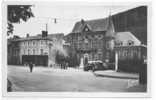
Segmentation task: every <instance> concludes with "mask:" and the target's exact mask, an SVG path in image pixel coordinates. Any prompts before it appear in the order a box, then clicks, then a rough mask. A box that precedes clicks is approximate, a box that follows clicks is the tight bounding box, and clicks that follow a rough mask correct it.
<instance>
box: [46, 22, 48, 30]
mask: <svg viewBox="0 0 156 100" xmlns="http://www.w3.org/2000/svg"><path fill="white" fill-rule="evenodd" d="M46 32H48V23H46Z"/></svg>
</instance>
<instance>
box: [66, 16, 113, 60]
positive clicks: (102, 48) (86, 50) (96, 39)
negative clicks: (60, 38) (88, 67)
mask: <svg viewBox="0 0 156 100" xmlns="http://www.w3.org/2000/svg"><path fill="white" fill-rule="evenodd" d="M110 22H111V18H106V19H98V20H90V21H84V20H83V19H82V20H81V21H80V22H77V23H76V24H75V26H74V28H73V30H72V32H71V33H70V34H68V35H67V36H66V41H67V42H69V43H70V45H71V49H72V52H73V53H75V54H76V57H77V58H78V60H79V61H78V62H80V59H84V60H101V61H104V60H105V59H108V58H107V57H109V56H106V55H108V53H109V52H108V51H110V48H109V47H110V46H109V44H108V43H107V42H108V41H109V40H111V38H114V37H113V36H112V35H113V34H114V33H113V34H112V35H108V34H110V33H111V32H108V29H110V30H113V27H112V25H111V24H112V23H110Z"/></svg>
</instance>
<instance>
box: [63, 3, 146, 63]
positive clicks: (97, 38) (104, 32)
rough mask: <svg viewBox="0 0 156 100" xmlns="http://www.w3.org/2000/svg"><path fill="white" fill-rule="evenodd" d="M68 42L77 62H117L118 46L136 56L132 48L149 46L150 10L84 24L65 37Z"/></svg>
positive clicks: (80, 23)
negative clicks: (143, 45) (128, 48)
mask: <svg viewBox="0 0 156 100" xmlns="http://www.w3.org/2000/svg"><path fill="white" fill-rule="evenodd" d="M121 38H122V39H121ZM66 41H67V42H69V43H70V45H71V49H72V50H71V51H72V52H73V54H75V55H76V56H77V58H78V62H80V59H81V58H83V59H85V58H87V59H88V60H101V61H106V60H107V61H109V62H114V60H115V50H116V49H114V47H117V46H118V50H121V52H122V50H123V48H125V47H131V48H132V49H130V51H132V52H133V51H134V52H133V53H135V51H136V50H137V49H135V50H133V46H134V48H135V46H139V45H142V44H145V45H146V44H147V7H146V6H140V7H136V8H134V9H130V10H127V11H125V12H121V13H118V14H115V15H112V16H109V17H108V18H103V19H96V20H87V21H84V20H81V21H79V22H77V23H76V24H75V26H74V28H73V30H72V32H71V33H70V34H68V35H67V36H66ZM145 51H146V50H145ZM126 52H127V51H126ZM133 53H132V54H133ZM144 53H145V54H144V55H146V52H144ZM125 57H128V56H125Z"/></svg>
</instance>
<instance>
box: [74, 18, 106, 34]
mask: <svg viewBox="0 0 156 100" xmlns="http://www.w3.org/2000/svg"><path fill="white" fill-rule="evenodd" d="M84 23H85V24H83V23H82V22H81V21H79V22H77V23H76V24H75V26H74V28H73V30H72V33H79V32H81V31H82V30H83V28H84V25H87V26H89V29H90V30H91V31H94V32H95V31H106V30H107V27H108V18H104V19H96V20H87V21H85V22H84Z"/></svg>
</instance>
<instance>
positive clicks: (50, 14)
mask: <svg viewBox="0 0 156 100" xmlns="http://www.w3.org/2000/svg"><path fill="white" fill-rule="evenodd" d="M135 7H136V5H133V6H132V5H129V6H127V5H120V6H119V5H115V6H111V5H93V4H92V5H87V4H86V5H78V4H74V5H68V4H66V5H63V4H53V3H46V4H45V3H37V4H34V5H33V7H32V12H33V14H34V16H35V17H33V18H30V19H29V20H28V21H27V22H22V23H20V24H14V32H13V34H14V35H19V36H20V37H25V36H26V34H30V36H34V35H37V34H41V31H42V30H45V29H46V23H47V25H48V33H49V34H55V33H64V34H65V35H66V34H69V33H70V32H71V31H72V29H73V27H74V24H75V23H76V22H77V21H80V20H81V19H84V20H92V19H99V18H105V17H108V16H109V15H110V14H111V15H113V14H116V13H119V12H123V11H126V10H128V9H132V8H135ZM54 18H56V19H57V23H54Z"/></svg>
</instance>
